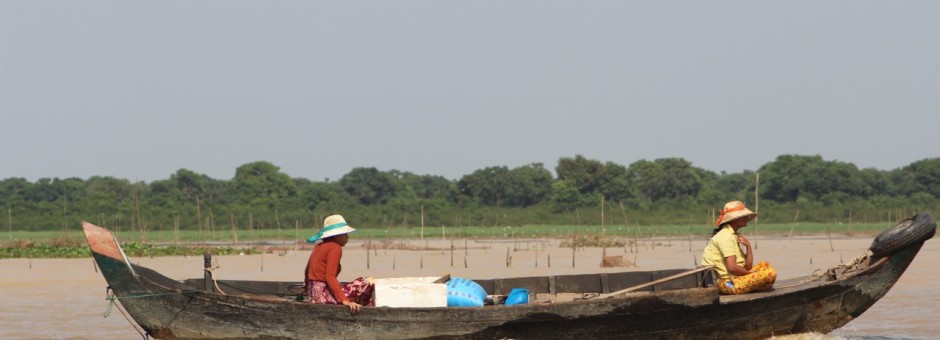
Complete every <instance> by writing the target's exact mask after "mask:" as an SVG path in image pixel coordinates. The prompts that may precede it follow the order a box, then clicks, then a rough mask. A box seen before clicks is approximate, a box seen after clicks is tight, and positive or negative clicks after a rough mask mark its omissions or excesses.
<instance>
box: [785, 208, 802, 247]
mask: <svg viewBox="0 0 940 340" xmlns="http://www.w3.org/2000/svg"><path fill="white" fill-rule="evenodd" d="M799 217H800V209H796V214H795V215H793V224H791V225H790V233H789V234H787V244H793V240H792V239H790V237H791V236H793V228H795V227H796V219H797V218H799Z"/></svg>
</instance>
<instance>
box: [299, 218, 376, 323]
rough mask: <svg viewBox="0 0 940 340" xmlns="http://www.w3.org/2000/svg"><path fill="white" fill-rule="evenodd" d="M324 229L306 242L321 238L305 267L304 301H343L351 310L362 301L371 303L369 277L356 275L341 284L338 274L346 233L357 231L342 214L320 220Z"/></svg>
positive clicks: (328, 302) (371, 289)
mask: <svg viewBox="0 0 940 340" xmlns="http://www.w3.org/2000/svg"><path fill="white" fill-rule="evenodd" d="M323 226H324V227H323V229H320V232H318V233H317V234H316V235H313V236H310V238H308V239H307V243H314V242H317V241H320V243H319V244H317V245H316V246H314V248H313V251H312V252H310V259H309V260H307V268H306V270H304V275H305V280H304V283H305V285H306V290H307V302H310V303H326V304H334V305H335V304H343V305H346V306H348V307H349V311H350V312H351V313H357V312H359V307H360V306H362V305H370V304H372V292H373V291H374V290H375V286H374V285H373V284H372V282H371V280H370V279H364V278H361V277H360V278H358V279H356V280H354V281H352V282H350V283H346V284H340V282H339V280H337V278H336V277H337V275H339V272H340V271H341V270H342V266H341V265H340V260H341V259H342V258H343V246H345V245H346V242H348V241H349V235H348V234H349V233H351V232H354V231H356V229H353V228H352V227H350V226H349V225H347V224H346V220H345V219H344V218H343V216H341V215H331V216H329V217H327V218H326V220H324V221H323Z"/></svg>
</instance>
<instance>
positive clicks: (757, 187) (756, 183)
mask: <svg viewBox="0 0 940 340" xmlns="http://www.w3.org/2000/svg"><path fill="white" fill-rule="evenodd" d="M754 176H755V178H754V213H755V214H757V213H758V211H760V196H759V195H758V193H757V192H758V190H760V173H759V172H757V173H754ZM759 218H760V215H757V216H756V217H754V236H757V220H758V219H759ZM754 249H757V238H755V239H754Z"/></svg>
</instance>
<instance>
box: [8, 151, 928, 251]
mask: <svg viewBox="0 0 940 340" xmlns="http://www.w3.org/2000/svg"><path fill="white" fill-rule="evenodd" d="M554 170H555V174H554V175H553V174H552V172H551V171H549V170H548V169H546V168H545V167H544V166H543V165H542V164H540V163H534V164H529V165H524V166H519V167H515V168H509V167H506V166H491V167H486V168H483V169H480V170H476V171H474V172H472V173H470V174H467V175H464V176H462V177H461V178H459V179H457V180H450V179H446V178H444V177H441V176H436V175H417V174H413V173H410V172H401V171H398V170H389V171H381V170H378V169H376V168H355V169H352V170H351V171H350V172H349V173H347V174H346V175H344V176H343V177H342V178H340V179H339V180H336V181H331V180H329V179H324V180H323V181H311V180H308V179H305V178H292V177H291V176H289V175H287V174H285V173H283V172H281V171H280V169H279V168H278V167H277V166H275V165H273V164H271V163H268V162H264V161H259V162H253V163H248V164H245V165H242V166H240V167H238V168H237V169H236V171H235V176H234V178H232V179H231V180H219V179H213V178H210V177H208V176H206V175H202V174H198V173H195V172H193V171H190V170H186V169H180V170H178V171H177V172H176V173H174V174H171V175H170V177H169V178H168V179H164V180H157V181H153V182H151V183H145V182H131V181H128V180H126V179H118V178H114V177H102V176H94V177H91V178H88V179H80V178H65V179H60V178H41V179H39V180H37V181H36V182H29V181H27V180H25V179H23V178H8V179H4V180H0V209H3V210H2V211H0V226H2V227H0V233H2V232H4V231H5V232H6V234H7V235H5V236H7V237H0V240H5V241H6V243H5V244H4V246H5V247H6V248H21V249H22V248H28V247H21V246H16V245H15V244H16V242H17V240H25V241H24V242H27V243H28V242H32V241H37V240H45V241H42V242H39V243H36V244H43V245H47V246H50V247H66V248H67V247H70V245H68V244H62V240H60V241H56V240H57V238H64V239H66V240H67V239H69V238H75V239H79V240H80V239H81V235H80V231H79V230H80V229H81V227H80V221H83V220H85V221H90V222H93V223H95V224H98V225H100V226H103V227H107V228H109V229H111V230H113V231H115V232H117V233H118V235H119V237H120V238H121V239H122V240H126V242H128V241H129V242H137V243H140V244H143V245H149V244H164V245H166V244H171V245H172V244H176V245H180V244H183V245H190V244H200V243H208V242H227V243H233V244H239V245H242V244H250V243H251V242H256V241H262V240H269V239H281V240H287V241H291V242H292V241H293V240H297V239H300V240H302V239H304V238H305V237H307V236H309V234H311V233H312V230H314V229H315V228H319V227H320V223H321V221H322V220H323V218H324V217H326V216H327V215H330V214H334V213H341V214H343V215H344V216H346V218H347V220H348V221H349V222H350V224H352V225H353V226H355V227H357V228H359V229H360V230H361V231H360V233H359V235H358V237H375V238H382V237H420V230H421V229H420V227H421V226H424V227H425V236H427V237H433V236H431V235H434V234H438V235H439V234H440V232H441V231H440V230H441V228H443V229H444V231H443V232H444V233H446V234H447V235H450V236H453V237H496V236H498V235H503V236H507V233H508V234H511V235H517V236H518V235H528V236H539V235H543V236H551V235H557V234H562V235H564V234H572V233H582V232H583V233H584V234H590V233H594V234H598V233H602V234H604V235H627V234H631V233H634V232H635V233H637V234H640V235H643V234H646V235H686V234H688V233H689V232H690V230H691V231H692V233H693V234H697V233H702V234H704V233H707V231H708V230H710V227H709V225H710V224H711V222H712V221H714V218H715V216H716V214H717V210H718V209H720V208H721V207H722V205H723V204H724V202H726V201H729V200H741V201H744V202H745V203H746V204H747V205H748V206H749V207H751V208H752V209H755V210H758V212H759V213H760V227H759V228H755V229H759V230H761V231H766V232H767V233H789V230H790V228H793V226H794V225H797V226H803V225H804V223H816V224H817V225H818V226H829V227H831V229H832V230H830V232H837V233H838V232H842V233H849V234H851V233H870V232H872V231H873V230H881V229H884V228H883V226H888V225H892V224H893V223H894V222H896V221H898V220H900V219H903V218H905V217H908V216H911V215H913V214H915V213H917V212H920V211H927V212H930V211H936V210H938V208H940V200H938V198H940V158H933V159H924V160H920V161H916V162H913V163H911V164H909V165H907V166H904V167H901V168H898V169H894V170H890V171H882V170H876V169H858V168H857V167H856V166H855V165H852V164H850V163H845V162H838V161H827V160H824V159H822V157H820V156H802V155H782V156H779V157H777V158H776V159H775V160H774V161H771V162H769V163H766V164H764V165H762V166H761V167H760V168H759V169H758V170H757V171H750V170H747V171H744V172H741V173H725V172H721V173H715V172H712V171H708V170H705V169H701V168H696V167H694V166H692V164H691V163H690V162H688V161H686V160H684V159H681V158H662V159H656V160H652V161H648V160H639V161H636V162H634V163H632V164H630V165H628V166H624V165H620V164H616V163H612V162H606V163H604V162H601V161H598V160H592V159H587V158H585V157H583V156H581V155H576V156H575V157H563V158H561V159H559V160H558V164H557V165H556V166H555V168H554ZM755 193H757V194H759V195H758V196H759V201H758V198H757V197H755V196H756V195H755ZM794 223H795V224H794ZM602 225H603V226H607V227H603V229H604V230H603V231H600V230H598V228H602V227H600V226H602ZM618 225H620V226H621V227H617V226H618ZM807 225H808V224H807ZM441 226H445V227H441ZM586 226H595V227H586ZM799 228H800V227H797V228H795V231H794V232H798V231H797V230H799ZM821 228H822V229H825V228H823V227H807V229H806V232H810V233H813V232H815V233H825V232H826V230H822V229H821ZM836 229H840V230H838V231H837V230H836ZM841 229H844V230H841ZM27 232H28V233H27ZM0 235H2V234H0ZM74 235H78V236H74ZM235 241H237V243H236V242H235ZM76 246H79V247H80V245H76ZM187 247H188V246H187ZM37 249H39V248H37ZM45 251H46V250H36V252H37V253H41V252H45ZM145 251H150V252H155V250H145ZM48 252H55V251H54V250H48Z"/></svg>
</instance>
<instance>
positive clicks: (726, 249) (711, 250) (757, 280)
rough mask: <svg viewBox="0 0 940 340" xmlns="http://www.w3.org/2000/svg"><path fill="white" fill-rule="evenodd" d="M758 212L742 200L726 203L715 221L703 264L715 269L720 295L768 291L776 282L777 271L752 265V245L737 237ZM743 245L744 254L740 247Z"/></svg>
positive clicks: (739, 236) (765, 266)
mask: <svg viewBox="0 0 940 340" xmlns="http://www.w3.org/2000/svg"><path fill="white" fill-rule="evenodd" d="M756 217H757V213H755V212H753V211H751V210H750V209H748V208H747V207H745V206H744V203H742V202H741V201H731V202H728V203H725V208H724V210H722V211H721V215H719V216H718V220H717V221H715V226H717V228H715V230H714V232H713V233H712V238H711V240H710V241H708V246H706V247H705V253H704V254H703V255H702V264H704V265H711V266H715V272H716V273H717V274H718V276H719V279H718V282H717V285H718V291H719V292H720V293H721V294H728V295H730V294H744V293H748V292H751V291H755V290H762V289H769V288H772V287H773V284H774V282H775V281H776V280H777V271H776V270H774V269H773V268H772V267H770V264H769V263H767V262H766V261H761V262H760V263H758V264H757V265H753V263H754V252H753V251H751V242H750V241H748V240H747V238H745V237H744V235H741V234H738V229H741V228H744V227H746V226H747V222H750V221H751V220H753V219H754V218H756ZM739 244H740V245H743V246H744V248H745V249H744V252H742V251H741V247H740V246H738V245H739Z"/></svg>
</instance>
